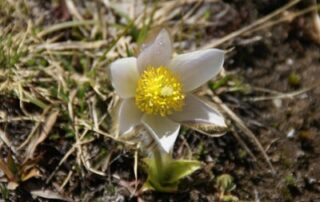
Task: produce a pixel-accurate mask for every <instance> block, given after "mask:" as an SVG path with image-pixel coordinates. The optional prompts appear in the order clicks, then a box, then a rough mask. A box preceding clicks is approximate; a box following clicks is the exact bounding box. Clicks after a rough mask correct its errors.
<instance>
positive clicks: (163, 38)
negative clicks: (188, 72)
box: [138, 29, 172, 73]
mask: <svg viewBox="0 0 320 202" xmlns="http://www.w3.org/2000/svg"><path fill="white" fill-rule="evenodd" d="M171 56H172V43H171V39H170V35H169V33H168V31H167V30H166V29H162V30H161V31H160V32H159V34H158V35H157V37H156V38H155V40H154V41H153V42H152V43H151V44H150V45H147V46H146V47H145V48H144V49H143V50H142V52H141V53H140V54H139V56H138V68H139V72H140V73H142V72H143V71H144V70H145V69H146V68H147V67H149V66H152V67H159V66H167V65H168V64H169V62H170V59H171Z"/></svg>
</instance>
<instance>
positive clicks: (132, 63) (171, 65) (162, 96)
mask: <svg viewBox="0 0 320 202" xmlns="http://www.w3.org/2000/svg"><path fill="white" fill-rule="evenodd" d="M172 53H173V50H172V43H171V40H170V36H169V33H168V32H167V31H166V30H165V29H162V30H161V31H160V32H159V34H158V35H157V36H156V37H155V39H154V41H153V42H151V43H150V44H148V45H147V46H146V47H144V48H143V50H142V52H141V53H140V54H139V56H138V57H137V58H135V57H128V58H122V59H118V60H116V61H115V62H113V63H112V64H111V65H110V73H111V81H112V85H113V87H114V88H115V91H116V93H117V94H118V95H119V96H120V98H121V99H122V102H121V103H120V107H119V110H118V112H117V113H118V114H117V115H118V121H119V123H118V124H119V133H120V136H125V135H126V134H130V133H131V132H132V131H133V130H134V129H135V128H136V126H141V125H142V126H144V127H145V128H146V129H147V130H148V131H149V132H150V134H151V136H152V137H153V138H154V140H155V141H156V142H157V143H158V144H159V146H160V148H162V149H163V150H164V151H165V152H170V151H171V150H172V148H173V146H174V142H175V140H176V138H177V135H178V133H179V129H180V124H188V123H196V124H207V125H208V124H209V125H210V124H213V125H215V126H218V127H226V125H225V122H224V118H223V117H222V116H221V114H220V113H219V112H217V111H216V110H215V109H213V108H212V107H211V106H210V105H208V104H206V103H204V102H202V101H201V100H199V99H198V98H196V97H195V96H194V95H192V94H191V92H192V91H193V90H195V89H196V88H198V87H200V86H201V85H203V84H205V83H206V82H207V81H208V80H210V79H211V78H213V77H214V76H216V75H217V74H218V73H219V72H220V70H221V69H222V66H223V61H224V51H222V50H218V49H208V50H200V51H195V52H191V53H186V54H181V55H178V56H176V57H174V58H172Z"/></svg>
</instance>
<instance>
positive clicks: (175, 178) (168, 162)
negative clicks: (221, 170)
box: [143, 155, 201, 192]
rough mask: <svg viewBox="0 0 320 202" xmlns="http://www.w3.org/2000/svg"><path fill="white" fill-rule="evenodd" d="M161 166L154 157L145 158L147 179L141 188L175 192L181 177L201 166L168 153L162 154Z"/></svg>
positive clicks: (197, 162) (198, 163)
mask: <svg viewBox="0 0 320 202" xmlns="http://www.w3.org/2000/svg"><path fill="white" fill-rule="evenodd" d="M162 160H163V162H162V164H161V168H160V167H159V166H157V165H159V163H158V162H156V159H155V158H146V159H144V162H145V164H146V166H145V170H146V172H147V173H148V179H147V181H146V182H145V184H144V188H143V190H144V191H146V190H157V191H160V192H176V191H177V190H178V185H179V182H180V180H181V179H183V178H185V177H187V176H188V175H190V174H192V173H193V172H194V171H196V170H198V169H199V168H200V167H201V163H200V162H199V161H195V160H182V159H181V160H175V159H172V158H171V157H170V156H169V155H166V156H163V159H162Z"/></svg>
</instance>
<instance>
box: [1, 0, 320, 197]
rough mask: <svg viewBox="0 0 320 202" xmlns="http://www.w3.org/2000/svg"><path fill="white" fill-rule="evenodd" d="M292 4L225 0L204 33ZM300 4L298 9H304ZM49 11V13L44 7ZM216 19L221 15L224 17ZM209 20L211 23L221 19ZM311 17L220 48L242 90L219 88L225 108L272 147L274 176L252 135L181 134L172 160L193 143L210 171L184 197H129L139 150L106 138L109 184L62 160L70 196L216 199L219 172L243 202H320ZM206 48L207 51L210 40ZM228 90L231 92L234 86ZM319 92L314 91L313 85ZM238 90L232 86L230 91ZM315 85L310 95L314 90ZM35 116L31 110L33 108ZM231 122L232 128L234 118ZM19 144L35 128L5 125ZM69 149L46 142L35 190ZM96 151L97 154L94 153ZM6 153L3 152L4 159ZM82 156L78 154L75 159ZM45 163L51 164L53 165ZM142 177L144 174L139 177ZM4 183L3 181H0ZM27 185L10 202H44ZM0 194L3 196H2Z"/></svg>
mask: <svg viewBox="0 0 320 202" xmlns="http://www.w3.org/2000/svg"><path fill="white" fill-rule="evenodd" d="M285 3H287V1H285V0H281V1H278V0H272V1H267V0H262V1H258V0H247V1H240V0H235V1H227V0H225V1H223V2H219V3H213V4H210V5H208V6H210V9H212V10H213V11H215V10H221V9H223V8H226V7H228V11H227V13H226V14H225V17H222V18H220V22H219V23H217V24H214V25H212V26H211V27H210V26H209V27H206V28H205V29H204V30H203V31H202V32H201V34H202V35H203V36H202V37H203V39H204V41H205V40H207V39H211V38H212V37H223V36H225V35H226V34H228V33H230V32H232V31H235V30H238V29H239V28H241V27H244V26H246V25H248V24H250V23H252V22H254V21H256V20H257V19H259V18H260V17H263V16H265V15H266V14H268V13H270V12H273V11H274V10H276V9H277V8H280V7H281V6H283V5H284V4H285ZM306 5H307V4H306V3H303V4H299V5H298V6H296V7H295V9H298V8H299V9H300V8H303V7H305V6H306ZM41 9H50V8H41ZM217 15H218V14H217ZM217 15H212V16H211V18H212V20H214V19H216V18H218V16H217ZM308 20H310V16H309V15H305V16H303V17H298V18H297V19H295V20H294V21H292V22H290V23H281V24H279V25H276V26H273V27H271V28H267V29H264V30H262V31H259V32H256V33H254V34H250V35H248V36H243V37H241V38H240V37H239V38H237V39H236V40H235V41H234V42H233V43H228V44H224V45H222V46H221V47H220V48H224V49H229V50H230V48H232V49H231V50H230V52H228V54H227V58H226V63H225V69H226V71H227V72H230V73H231V74H232V75H233V78H236V81H237V82H238V83H239V85H238V86H236V87H238V90H226V89H230V88H231V87H232V86H233V84H232V82H235V81H234V80H231V81H230V83H231V84H230V83H228V84H227V85H226V86H225V87H222V88H221V89H218V90H217V92H216V93H217V94H219V97H220V98H221V99H222V100H223V102H224V103H225V104H226V105H227V106H229V107H230V108H231V109H232V110H233V111H234V112H235V113H236V114H237V115H238V116H239V117H240V118H241V119H242V120H243V121H244V122H245V124H246V125H247V126H248V127H249V128H250V129H251V130H252V131H253V133H254V134H255V135H256V137H257V138H258V140H259V141H260V142H261V144H262V145H263V147H264V148H265V150H266V152H267V154H268V156H269V158H270V160H271V162H272V165H273V167H274V170H275V172H274V173H272V172H271V169H270V167H268V164H267V163H266V161H265V159H264V158H263V156H262V155H261V152H260V151H259V150H258V149H257V146H256V145H255V144H254V143H253V142H252V141H251V139H250V138H247V136H246V135H245V134H244V133H243V132H242V131H241V130H239V129H238V128H237V127H231V128H232V129H233V130H230V131H229V132H228V133H227V134H226V135H224V136H223V137H220V138H210V137H207V136H205V135H201V134H198V133H197V132H193V131H191V130H185V131H184V132H183V135H180V136H179V138H178V141H177V144H176V146H175V155H176V156H177V157H179V156H182V155H183V154H184V153H186V152H187V148H186V146H185V142H187V143H188V145H189V146H190V149H191V151H192V153H193V155H194V156H196V157H197V158H198V159H199V160H200V161H202V162H203V164H204V168H203V169H201V170H199V171H197V172H196V173H194V174H193V175H192V176H190V177H188V178H187V179H185V180H183V182H182V183H181V188H180V191H179V192H178V193H173V194H164V193H156V192H148V193H143V194H140V195H139V197H130V194H128V192H127V191H126V189H125V188H124V187H123V186H121V185H120V184H119V180H117V177H115V176H118V177H119V178H120V179H122V181H125V182H133V181H134V174H133V170H132V165H133V163H134V159H133V156H134V155H133V153H132V152H131V151H123V150H121V149H119V146H118V145H117V144H116V143H114V142H112V141H111V140H106V139H104V138H102V137H100V138H97V139H96V140H95V141H94V143H96V144H97V145H100V146H104V147H106V148H109V149H111V150H114V151H115V153H114V155H113V158H114V160H113V162H112V164H111V167H110V169H109V170H108V171H107V172H108V175H107V177H100V176H97V175H94V174H91V173H89V172H86V171H85V170H84V168H75V167H74V165H73V164H72V163H71V161H70V162H69V163H68V162H66V163H64V164H63V166H62V167H61V172H68V171H69V170H70V169H73V170H75V175H73V176H72V179H71V185H70V186H67V187H66V188H65V190H64V192H65V194H66V195H68V196H72V197H74V198H75V199H76V200H80V201H95V200H97V201H99V200H100V201H137V200H138V199H139V200H140V199H143V200H144V201H217V198H218V195H219V190H218V188H217V187H216V186H215V179H216V177H217V176H219V175H221V174H226V173H227V174H229V175H231V176H232V177H233V178H234V184H235V185H236V187H235V189H234V190H233V191H232V192H231V193H232V195H233V196H236V197H237V198H239V199H240V201H279V202H282V201H297V202H298V201H299V202H300V201H301V202H319V201H320V110H319V103H320V88H319V87H318V86H319V84H320V82H319V78H320V54H319V53H320V45H319V44H317V43H316V41H314V40H313V39H312V38H311V37H310V27H309V25H310V24H309V23H308ZM204 41H203V42H200V43H201V44H205V42H204ZM230 86H231V87H230ZM314 86H316V87H314ZM233 87H234V86H233ZM310 87H312V88H311V89H308V88H310ZM301 89H306V90H305V92H303V93H300V94H298V95H294V96H292V97H290V98H283V99H280V98H273V99H265V100H260V101H259V100H254V99H253V98H257V97H264V98H267V97H270V96H274V95H275V94H270V93H268V92H266V91H267V90H268V91H271V90H272V91H277V92H282V93H290V92H296V91H298V90H301ZM0 103H1V104H0V110H1V111H5V112H7V113H8V115H12V116H15V115H19V114H22V112H21V109H20V106H19V101H18V100H17V98H15V97H13V96H7V95H6V96H3V97H1V98H0ZM29 107H30V108H31V109H33V110H37V109H36V108H35V107H34V106H29ZM229 124H230V125H234V123H233V122H232V121H229ZM0 127H1V129H2V130H5V131H6V132H7V133H8V134H10V136H11V137H12V139H15V140H16V142H17V145H18V142H21V141H22V140H23V139H24V138H25V137H26V135H27V134H29V132H30V130H31V129H32V124H31V123H30V122H14V123H9V124H4V123H1V124H0ZM235 133H236V134H238V135H240V136H241V137H242V138H243V140H244V141H245V142H246V144H248V146H249V148H250V149H251V150H252V151H253V153H254V155H255V156H256V158H257V159H256V161H255V160H254V159H253V158H252V157H250V156H249V155H248V153H246V152H245V150H244V149H243V147H242V146H241V145H240V144H239V142H238V141H237V139H236V138H235V136H234V134H235ZM71 144H72V143H71V142H70V141H69V140H68V139H67V138H66V139H61V140H60V142H59V144H58V145H59V146H57V144H56V142H54V141H53V140H46V141H45V142H44V143H43V144H41V148H38V150H39V151H41V155H42V158H41V159H42V160H40V161H39V163H38V167H39V168H41V171H42V173H43V175H44V177H43V178H42V179H37V180H33V181H32V183H33V185H34V184H36V185H37V186H42V187H49V188H53V187H55V185H54V182H52V183H51V184H45V183H44V181H45V178H46V177H48V176H47V175H48V174H50V173H51V172H52V171H53V169H54V167H55V165H56V164H57V163H58V162H59V160H60V159H61V158H62V157H63V155H64V154H65V153H66V152H67V150H68V148H70V146H71ZM92 152H94V148H92ZM7 153H8V150H6V149H4V148H2V155H3V156H5V155H6V154H7ZM72 158H75V156H72ZM45 159H50V160H49V161H47V160H45ZM145 177H146V176H145V174H144V173H143V172H142V171H140V172H139V179H140V180H144V179H145ZM0 184H1V183H0ZM27 186H29V185H28V184H26V185H25V186H24V185H23V186H20V187H19V188H18V189H17V190H16V191H14V192H13V193H11V195H10V197H9V200H11V201H44V199H41V198H37V199H36V198H32V197H31V195H30V193H29V192H28V191H26V190H27V188H26V187H27ZM0 196H1V194H0Z"/></svg>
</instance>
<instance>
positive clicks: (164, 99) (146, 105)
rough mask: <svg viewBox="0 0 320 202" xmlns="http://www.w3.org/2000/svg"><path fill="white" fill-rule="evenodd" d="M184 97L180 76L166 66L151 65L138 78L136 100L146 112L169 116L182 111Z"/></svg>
mask: <svg viewBox="0 0 320 202" xmlns="http://www.w3.org/2000/svg"><path fill="white" fill-rule="evenodd" d="M184 99H185V96H184V94H183V92H182V85H181V82H180V80H179V78H178V77H177V76H176V75H174V73H173V72H172V71H171V70H169V69H168V68H166V67H162V66H161V67H158V68H154V67H149V68H147V70H145V71H144V72H143V74H142V75H141V77H140V79H139V80H138V85H137V89H136V96H135V101H136V105H137V106H138V108H139V109H140V110H141V111H142V112H144V113H147V114H153V115H160V116H167V115H169V114H171V113H172V112H174V111H180V110H181V109H182V107H183V105H184Z"/></svg>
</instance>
